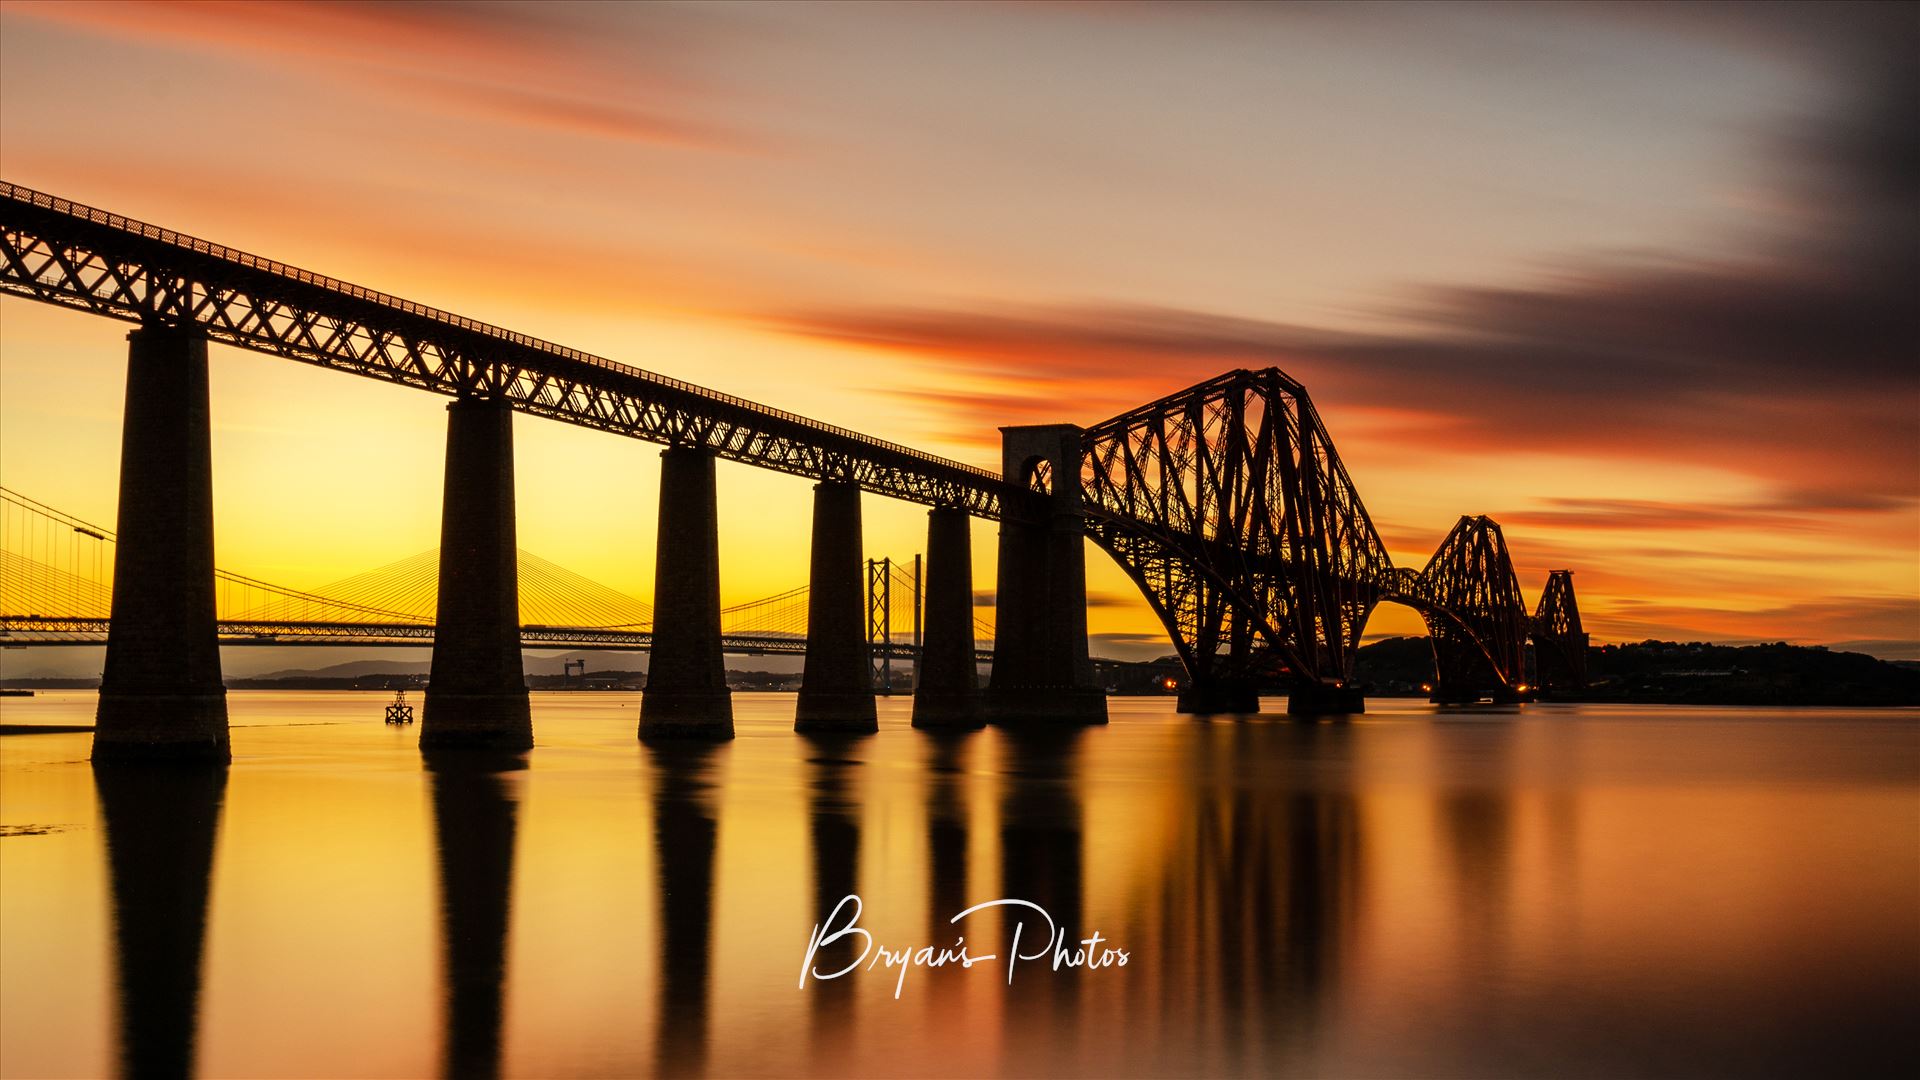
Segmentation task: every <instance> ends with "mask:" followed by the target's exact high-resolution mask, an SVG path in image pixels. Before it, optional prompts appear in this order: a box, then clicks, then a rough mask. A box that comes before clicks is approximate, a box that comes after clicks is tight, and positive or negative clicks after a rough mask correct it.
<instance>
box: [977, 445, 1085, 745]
mask: <svg viewBox="0 0 1920 1080" xmlns="http://www.w3.org/2000/svg"><path fill="white" fill-rule="evenodd" d="M1000 431H1001V448H1000V454H1001V466H1002V476H1003V477H1004V479H1005V480H1006V481H1007V483H1009V484H1016V485H1019V486H1020V487H1023V488H1026V489H1028V490H1033V491H1040V492H1042V493H1044V494H1045V495H1046V496H1047V500H1046V505H1047V517H1046V520H1044V521H1023V520H1021V519H1020V518H1019V517H1018V516H1017V513H1016V509H1015V508H1014V507H1012V506H1008V507H1006V508H1004V510H1003V516H1002V517H1001V519H1000V566H999V580H998V582H997V584H996V587H995V590H994V611H995V614H994V647H993V674H992V678H991V679H990V681H989V683H988V688H987V700H986V706H987V719H988V720H990V721H992V722H993V723H996V724H1008V725H1031V724H1060V723H1065V724H1104V723H1106V722H1107V698H1106V694H1105V693H1104V692H1103V691H1102V690H1101V689H1100V687H1099V684H1098V683H1096V682H1095V681H1094V678H1093V659H1092V657H1091V656H1090V655H1089V654H1088V652H1087V561H1086V542H1085V541H1086V525H1085V521H1084V510H1083V505H1082V493H1081V485H1080V444H1081V434H1082V432H1081V430H1080V429H1079V428H1078V427H1075V426H1074V425H1072V424H1042V425H1035V426H1029V427H1006V428H1001V429H1000Z"/></svg>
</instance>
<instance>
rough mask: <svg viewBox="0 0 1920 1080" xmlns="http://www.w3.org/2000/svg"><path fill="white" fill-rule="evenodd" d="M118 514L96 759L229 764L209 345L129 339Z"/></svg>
mask: <svg viewBox="0 0 1920 1080" xmlns="http://www.w3.org/2000/svg"><path fill="white" fill-rule="evenodd" d="M127 342H128V349H127V399H126V409H125V416H124V425H123V428H122V434H121V442H120V507H119V520H118V523H117V525H116V529H117V532H118V535H119V543H117V544H116V545H114V560H113V599H112V614H111V617H110V618H111V621H110V624H109V625H110V629H109V630H108V633H107V656H106V667H105V670H104V672H103V674H102V675H101V680H100V703H99V711H98V713H97V717H96V723H95V727H94V735H93V759H94V760H95V761H113V760H119V759H128V758H187V759H196V760H206V761H228V760H230V759H231V756H232V755H231V751H230V750H229V748H228V740H227V697H226V694H227V692H226V687H225V686H224V685H223V684H222V682H221V680H220V643H219V628H218V627H219V624H218V616H217V614H216V612H215V586H214V570H213V450H212V443H211V435H210V432H209V416H208V404H207V340H206V338H205V337H204V336H202V335H201V334H199V333H198V332H197V331H194V330H192V329H191V328H176V327H164V326H143V327H141V328H140V329H138V330H135V331H133V332H132V333H131V334H128V335H127Z"/></svg>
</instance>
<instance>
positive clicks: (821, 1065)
mask: <svg viewBox="0 0 1920 1080" xmlns="http://www.w3.org/2000/svg"><path fill="white" fill-rule="evenodd" d="M807 741H808V744H809V745H808V757H807V826H808V827H807V833H808V839H809V841H810V844H809V846H810V848H811V852H812V858H813V910H814V912H815V916H814V917H815V918H816V919H819V920H821V921H822V922H824V921H825V920H826V919H827V918H828V916H829V915H830V914H831V913H832V912H833V910H834V908H835V907H836V906H838V905H839V903H840V901H841V900H842V899H844V898H845V897H847V896H849V895H853V894H856V893H858V892H859V891H860V799H859V793H858V792H857V791H856V790H855V784H854V778H855V774H856V770H858V769H859V767H860V764H861V762H860V759H859V758H858V757H857V756H856V754H855V751H854V744H855V740H854V739H853V738H852V736H851V735H849V734H847V733H820V734H813V735H809V736H807ZM857 956H858V949H857V948H856V945H855V942H854V940H853V939H852V938H851V937H849V938H845V939H842V940H840V941H836V942H832V943H829V944H825V945H822V946H821V947H820V951H819V952H818V953H817V954H816V955H815V958H814V969H815V970H817V971H826V972H832V971H838V970H840V969H841V968H843V967H846V966H847V965H848V964H850V963H852V962H853V961H854V959H856V958H857ZM854 991H855V980H853V979H851V978H838V979H828V980H826V981H824V982H820V981H812V980H810V981H809V982H808V983H807V1010H808V1018H807V1019H808V1046H809V1053H810V1054H811V1056H812V1059H813V1061H812V1068H811V1070H810V1071H812V1072H814V1073H818V1074H822V1075H836V1074H838V1073H839V1072H840V1071H841V1070H840V1069H839V1068H837V1066H839V1065H841V1064H842V1063H844V1062H845V1061H846V1060H847V1058H848V1055H849V1053H850V1052H851V1050H852V1048H853V1047H854V1045H855V1037H856V1033H855V1031H854Z"/></svg>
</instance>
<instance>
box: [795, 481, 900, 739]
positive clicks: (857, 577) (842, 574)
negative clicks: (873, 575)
mask: <svg viewBox="0 0 1920 1080" xmlns="http://www.w3.org/2000/svg"><path fill="white" fill-rule="evenodd" d="M865 567H866V557H865V555H864V554H863V553H862V551H861V549H860V487H859V485H858V484H855V483H853V482H851V481H846V480H822V481H821V482H820V483H818V484H815V485H814V487H813V551H812V554H811V570H810V572H809V575H808V592H807V659H806V664H805V667H804V668H803V671H802V674H801V676H800V699H799V702H798V704H797V706H796V708H795V712H794V718H793V729H794V730H795V731H844V732H854V733H867V732H874V731H878V730H880V723H879V719H878V715H877V713H876V712H875V710H874V705H873V682H872V674H871V671H870V669H869V668H868V666H867V579H866V574H865Z"/></svg>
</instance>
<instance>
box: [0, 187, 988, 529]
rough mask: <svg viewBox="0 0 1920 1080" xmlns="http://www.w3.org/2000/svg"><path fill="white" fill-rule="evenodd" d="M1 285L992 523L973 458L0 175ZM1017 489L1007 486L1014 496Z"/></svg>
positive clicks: (982, 476)
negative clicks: (951, 456)
mask: <svg viewBox="0 0 1920 1080" xmlns="http://www.w3.org/2000/svg"><path fill="white" fill-rule="evenodd" d="M0 293H7V294H12V295H15V296H23V297H28V298H30V299H34V300H39V301H42V302H44V303H49V304H58V305H63V306H67V307H73V308H78V309H80V310H83V311H87V312H90V313H92V314H95V315H105V316H108V317H111V318H116V319H125V320H128V321H131V322H161V323H167V324H176V325H192V326H197V327H199V328H200V329H201V330H203V331H204V332H205V333H206V334H207V336H208V337H209V338H211V339H212V340H215V341H219V342H224V343H226V344H229V345H236V346H239V347H240V348H244V349H252V350H255V351H258V352H265V353H272V354H275V355H278V356H285V357H289V358H292V359H295V360H302V361H305V362H307V363H312V364H319V365H321V366H323V367H330V368H336V369H339V370H342V371H350V372H353V373H355V374H359V375H366V376H369V377H372V378H378V379H385V380H388V381H390V382H396V383H401V384H403V385H407V386H412V387H417V388H419V389H423V390H429V391H433V392H436V393H443V394H457V395H474V394H478V395H489V396H503V397H506V398H508V399H510V400H511V401H512V402H513V407H514V408H516V409H519V410H520V411H522V412H527V413H532V414H534V415H536V416H546V417H550V418H553V419H556V420H561V421H565V422H567V423H572V424H579V425H582V426H585V427H592V428H599V429H602V430H605V431H611V432H616V433H618V434H622V435H628V436H631V437H634V438H639V439H645V440H648V441H650V442H657V443H666V444H676V445H698V446H706V447H711V448H712V449H713V450H714V451H715V452H716V453H718V454H719V456H721V457H723V458H726V459H727V460H729V461H739V462H744V463H746V464H749V465H756V466H759V467H761V468H767V469H774V470H777V471H780V472H786V473H792V474H795V475H799V476H807V477H813V478H815V479H829V478H832V479H846V480H851V481H853V482H855V483H857V484H859V485H860V486H861V487H862V488H864V489H865V490H867V491H871V492H874V493H876V494H880V495H887V496H891V497H893V498H897V499H905V500H907V501H910V502H918V503H925V504H928V505H947V506H958V507H963V508H965V509H966V510H967V511H968V512H969V513H971V514H974V515H975V516H978V517H985V518H998V517H999V516H1000V513H1001V499H1002V495H1003V493H1004V492H1005V491H1006V490H1007V486H1006V485H1005V484H1004V483H1003V482H1002V481H1001V479H1000V478H999V477H998V476H997V475H995V474H993V473H991V472H988V471H986V470H984V469H978V468H974V467H972V466H969V465H964V464H961V463H960V462H956V461H950V460H948V459H946V458H941V457H936V456H935V455H932V454H927V453H923V452H921V451H919V450H914V449H912V448H910V447H906V446H901V445H899V444H896V443H890V442H885V441H882V440H879V439H875V438H871V437H869V436H866V435H862V434H860V433H858V432H854V431H849V430H847V429H845V428H840V427H835V426H832V425H829V424H823V423H820V422H818V421H814V420H809V419H807V418H805V417H802V416H796V415H794V414H792V413H788V412H783V411H781V410H779V409H774V408H770V407H768V406H765V405H760V404H756V403H754V402H751V401H746V400H744V399H741V398H737V397H733V396H731V395H728V394H722V393H719V392H717V391H713V390H708V389H705V388H703V387H699V386H695V385H693V384H691V383H686V382H681V381H680V380H678V379H671V378H668V377H666V376H664V375H657V374H654V373H653V372H649V371H643V370H641V369H639V368H634V367H628V366H627V365H625V364H618V363H615V362H613V361H611V360H605V359H602V358H600V357H597V356H592V355H589V354H587V353H583V352H580V351H578V350H576V349H569V348H565V347H563V346H560V345H555V344H553V343H551V342H547V341H542V340H540V339H538V338H534V337H529V336H527V335H525V334H519V333H514V332H512V331H509V330H504V329H501V328H500V327H497V326H492V325H489V324H487V323H483V322H479V321H476V320H473V319H468V318H464V317H462V316H459V315H455V314H452V313H450V312H446V311H441V310H439V309H437V308H432V307H428V306H426V305H423V304H417V303H414V302H412V301H409V300H402V299H400V298H399V297H395V296H389V295H387V294H385V293H380V292H375V291H373V290H371V289H367V288H363V287H361V286H358V285H353V284H349V283H348V282H344V281H340V280H337V279H335V278H330V277H326V276H324V275H321V274H315V273H313V272H311V271H308V270H302V269H299V268H297V267H293V266H288V265H286V264H284V263H280V262H275V261H273V260H271V259H264V258H261V257H259V256H256V255H250V254H248V253H246V252H242V251H236V250H233V249H231V248H227V247H224V246H222V245H220V244H214V243H211V242H209V241H206V240H201V239H198V238H196V237H192V236H187V235H184V234H181V233H176V232H173V231H172V230H169V229H162V228H159V227H157V226H154V225H148V224H146V223H144V222H139V221H134V220H131V219H128V218H124V217H121V216H120V215H118V214H111V213H108V212H106V211H104V210H98V209H95V208H93V207H89V206H83V205H80V204H78V203H73V202H70V201H68V200H66V199H61V198H58V197H56V196H53V195H48V194H46V193H44V192H39V191H34V190H32V189H30V188H23V187H19V186H17V185H14V184H9V183H6V182H4V181H0ZM1016 497H1018V496H1017V495H1016Z"/></svg>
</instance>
